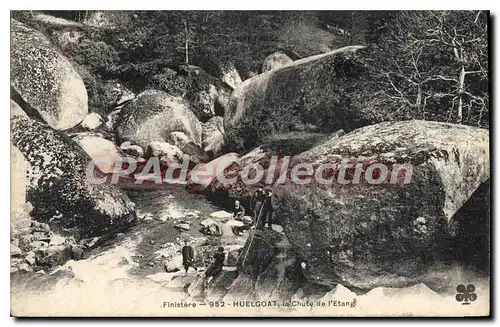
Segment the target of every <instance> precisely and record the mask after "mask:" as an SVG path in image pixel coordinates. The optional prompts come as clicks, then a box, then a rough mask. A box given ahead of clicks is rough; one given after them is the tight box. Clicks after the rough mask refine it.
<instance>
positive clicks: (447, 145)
mask: <svg viewBox="0 0 500 327" xmlns="http://www.w3.org/2000/svg"><path fill="white" fill-rule="evenodd" d="M351 158H352V159H354V160H352V161H350V163H353V166H354V164H358V163H361V164H362V166H361V167H362V169H361V172H362V173H361V179H360V182H359V183H354V182H353V181H355V180H356V177H355V176H356V174H355V172H354V168H352V169H351V168H348V169H347V170H346V177H345V178H343V179H341V178H340V177H339V178H338V179H337V178H335V177H337V175H335V174H336V173H338V171H337V172H336V171H333V172H332V176H333V177H334V178H335V180H334V181H333V183H332V184H330V185H326V184H323V183H319V182H313V183H312V184H311V183H309V184H307V185H302V186H297V185H296V183H293V182H292V181H290V179H288V180H287V182H285V183H284V184H279V185H275V189H274V197H273V204H274V207H275V219H277V220H278V223H281V225H283V226H284V232H285V234H286V236H287V238H288V240H289V241H290V242H291V243H292V245H293V247H294V248H296V249H299V250H300V255H301V256H302V257H304V258H305V259H306V260H307V261H308V263H309V269H308V271H307V278H308V279H309V280H314V281H315V282H316V283H318V284H323V285H334V284H337V283H340V284H342V285H344V286H346V287H348V288H350V289H358V290H367V289H371V288H374V287H377V286H394V287H399V286H405V285H408V284H412V283H415V282H417V281H419V280H420V278H422V276H423V275H424V274H425V273H426V271H428V269H432V268H431V267H433V266H436V265H439V264H443V263H444V262H447V261H450V260H456V259H457V258H454V254H453V252H454V249H455V248H456V244H454V241H453V234H454V233H453V228H452V226H451V223H450V220H451V219H452V217H453V216H454V215H455V213H457V211H458V210H459V209H460V208H461V207H462V206H463V205H464V203H465V202H466V201H467V200H468V199H469V198H470V197H471V195H472V194H473V193H474V192H475V191H476V189H477V188H478V187H479V186H480V185H482V184H483V183H484V182H485V181H486V180H488V179H489V176H490V157H489V133H488V131H487V130H484V129H480V128H474V127H470V126H463V125H455V124H447V123H438V122H430V121H403V122H390V123H389V122H388V123H380V124H376V125H372V126H368V127H364V128H360V129H358V130H355V131H354V132H351V133H349V134H347V135H345V136H343V137H340V138H337V139H333V140H331V141H327V142H323V143H322V144H320V145H318V146H316V147H314V148H312V149H311V150H309V151H306V152H303V153H302V154H300V155H298V156H296V157H295V158H293V162H292V165H295V164H297V163H311V164H313V167H315V168H317V167H318V165H320V164H326V163H330V164H335V163H339V162H341V159H351ZM372 164H378V165H380V164H382V165H384V166H385V167H386V168H387V170H388V171H389V172H392V174H390V175H389V174H388V175H387V177H386V178H384V176H382V174H383V173H382V169H380V170H379V175H378V176H376V175H377V174H376V173H373V171H372V178H374V179H375V178H376V179H377V180H379V181H381V182H380V183H379V184H374V183H369V182H367V181H368V179H367V178H366V175H367V174H368V171H369V166H370V165H372ZM396 164H406V165H407V166H408V165H410V167H411V169H412V174H411V175H410V178H409V179H408V180H407V179H406V178H407V176H408V173H407V170H406V169H403V170H397V169H396V166H395V165H396ZM407 166H406V167H407ZM396 172H398V173H396ZM327 175H328V173H327ZM380 176H382V177H380ZM393 176H397V178H395V181H396V183H395V184H392V183H390V179H391V178H392V177H393ZM327 177H328V176H326V177H325V176H324V175H323V178H325V179H326V178H327ZM316 180H318V179H317V177H316ZM339 180H347V181H348V182H347V184H345V185H344V184H341V183H340V182H339ZM467 219H469V220H474V219H477V218H476V217H474V216H469V217H468V218H467ZM462 221H463V218H462ZM462 225H463V223H462Z"/></svg>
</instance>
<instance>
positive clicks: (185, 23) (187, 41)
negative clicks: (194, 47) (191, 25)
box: [184, 20, 189, 66]
mask: <svg viewBox="0 0 500 327" xmlns="http://www.w3.org/2000/svg"><path fill="white" fill-rule="evenodd" d="M184 31H185V33H186V43H185V46H184V48H185V51H186V65H187V66H189V29H188V23H187V21H186V20H185V21H184Z"/></svg>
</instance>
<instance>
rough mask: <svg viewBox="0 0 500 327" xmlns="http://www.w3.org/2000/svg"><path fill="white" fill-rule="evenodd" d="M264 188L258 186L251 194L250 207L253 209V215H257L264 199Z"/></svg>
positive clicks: (255, 216)
mask: <svg viewBox="0 0 500 327" xmlns="http://www.w3.org/2000/svg"><path fill="white" fill-rule="evenodd" d="M264 197H265V194H264V190H263V189H262V187H259V188H258V189H257V191H255V193H254V194H253V196H252V202H251V203H250V208H251V210H252V211H253V217H254V218H257V217H258V216H259V211H260V209H261V208H262V202H263V201H264Z"/></svg>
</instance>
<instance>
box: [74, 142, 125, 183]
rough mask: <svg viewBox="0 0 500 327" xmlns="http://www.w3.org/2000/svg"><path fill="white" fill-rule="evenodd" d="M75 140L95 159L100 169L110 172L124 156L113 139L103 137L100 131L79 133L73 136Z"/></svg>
mask: <svg viewBox="0 0 500 327" xmlns="http://www.w3.org/2000/svg"><path fill="white" fill-rule="evenodd" d="M73 141H75V142H76V143H78V145H79V146H81V147H82V149H83V150H84V151H85V152H86V153H87V154H88V155H89V156H90V158H92V160H94V162H95V164H96V165H97V167H99V169H100V170H101V171H102V172H103V173H106V174H110V173H112V172H113V171H114V169H115V164H116V162H117V161H119V159H120V157H121V156H122V155H121V153H120V150H119V149H118V147H117V146H116V145H115V144H114V143H113V142H111V141H109V140H106V139H105V138H103V136H102V134H98V133H79V134H77V135H75V136H74V137H73Z"/></svg>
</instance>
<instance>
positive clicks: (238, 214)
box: [233, 200, 245, 220]
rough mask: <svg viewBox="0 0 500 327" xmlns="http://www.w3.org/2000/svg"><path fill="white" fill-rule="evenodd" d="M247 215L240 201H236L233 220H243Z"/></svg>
mask: <svg viewBox="0 0 500 327" xmlns="http://www.w3.org/2000/svg"><path fill="white" fill-rule="evenodd" d="M244 215H245V208H244V207H243V206H242V205H241V204H240V201H238V200H236V201H234V208H233V218H234V219H237V220H242V219H243V216H244Z"/></svg>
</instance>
